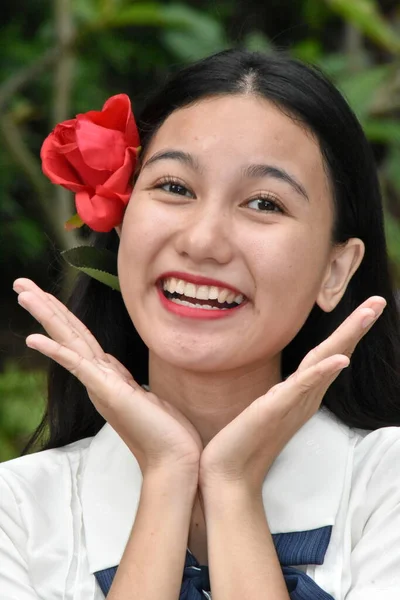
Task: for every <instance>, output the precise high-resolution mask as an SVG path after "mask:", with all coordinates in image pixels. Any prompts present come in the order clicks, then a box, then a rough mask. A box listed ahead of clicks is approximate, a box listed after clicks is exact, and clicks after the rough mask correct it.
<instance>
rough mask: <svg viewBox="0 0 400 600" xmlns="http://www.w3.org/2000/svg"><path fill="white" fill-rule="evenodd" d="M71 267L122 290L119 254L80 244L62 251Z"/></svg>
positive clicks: (117, 289) (114, 288)
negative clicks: (118, 265) (119, 274)
mask: <svg viewBox="0 0 400 600" xmlns="http://www.w3.org/2000/svg"><path fill="white" fill-rule="evenodd" d="M61 255H62V257H63V258H64V259H65V260H66V261H67V263H68V264H69V265H71V267H74V268H75V269H78V271H81V272H82V273H86V275H89V276H90V277H93V279H96V280H97V281H100V282H101V283H104V284H105V285H108V286H109V287H110V288H112V289H113V290H116V291H118V292H120V291H121V290H120V287H119V281H118V270H117V255H116V254H114V253H113V252H110V250H104V249H100V248H95V247H94V246H78V247H77V248H71V249H70V250H65V251H64V252H61Z"/></svg>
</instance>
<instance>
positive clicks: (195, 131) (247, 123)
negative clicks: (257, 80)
mask: <svg viewBox="0 0 400 600" xmlns="http://www.w3.org/2000/svg"><path fill="white" fill-rule="evenodd" d="M163 148H174V149H179V150H184V151H185V152H191V153H193V154H195V155H196V156H197V157H198V158H199V160H200V163H201V165H203V166H204V167H205V168H206V169H213V170H217V169H219V168H220V167H222V166H224V168H231V169H236V168H238V167H239V166H241V165H243V164H247V163H261V162H266V161H268V162H271V161H273V162H274V164H276V165H277V166H279V165H281V166H286V167H290V169H291V171H292V172H293V173H294V174H296V175H298V176H301V177H302V178H303V181H304V183H307V181H308V183H313V184H320V185H323V186H324V187H325V188H326V184H327V182H326V174H325V169H324V164H323V159H322V155H321V151H320V148H319V144H318V141H317V139H316V138H315V136H313V135H312V133H311V132H310V131H308V130H307V129H306V127H305V126H304V124H303V123H300V122H298V121H296V120H295V119H294V118H292V117H290V116H288V115H286V114H284V112H282V110H280V109H279V108H278V107H277V106H276V105H274V104H273V103H272V102H269V101H267V100H265V99H263V98H259V97H257V96H252V95H237V96H221V97H212V98H207V99H203V100H201V101H199V102H196V103H195V104H192V105H190V106H188V107H185V108H182V109H178V110H176V111H174V112H173V113H172V114H171V115H170V116H169V117H168V118H167V119H166V120H165V122H164V123H163V124H162V126H161V127H160V128H159V130H158V132H157V133H156V135H155V136H154V138H153V140H152V142H151V144H150V146H149V148H148V149H147V152H146V155H147V156H151V154H153V153H154V152H158V151H160V150H161V149H163Z"/></svg>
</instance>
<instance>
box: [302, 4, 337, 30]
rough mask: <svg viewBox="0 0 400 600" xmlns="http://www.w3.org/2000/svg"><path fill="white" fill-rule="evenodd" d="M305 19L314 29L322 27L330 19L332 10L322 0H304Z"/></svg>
mask: <svg viewBox="0 0 400 600" xmlns="http://www.w3.org/2000/svg"><path fill="white" fill-rule="evenodd" d="M302 12H303V19H304V20H305V21H306V23H307V24H308V25H309V26H311V27H312V28H313V29H321V28H322V27H323V26H324V25H325V23H326V21H327V20H328V19H329V17H330V16H331V15H330V11H329V9H328V7H327V6H326V4H324V3H323V2H321V0H304V2H303V11H302Z"/></svg>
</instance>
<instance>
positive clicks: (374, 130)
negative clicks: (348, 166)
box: [363, 119, 400, 191]
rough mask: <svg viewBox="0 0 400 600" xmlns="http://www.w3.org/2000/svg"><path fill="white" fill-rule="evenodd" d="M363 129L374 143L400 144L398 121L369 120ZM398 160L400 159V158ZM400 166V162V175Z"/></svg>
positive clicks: (398, 171) (399, 125) (399, 122)
mask: <svg viewBox="0 0 400 600" xmlns="http://www.w3.org/2000/svg"><path fill="white" fill-rule="evenodd" d="M363 129H364V131H365V133H366V135H367V137H368V138H369V140H370V141H372V142H379V143H387V144H392V143H396V144H399V143H400V121H397V120H396V119H367V120H366V121H364V123H363ZM398 158H399V159H400V156H399V157H398ZM399 165H400V162H398V163H397V173H400V168H399ZM393 175H394V173H393ZM399 181H400V177H399ZM399 191H400V187H399Z"/></svg>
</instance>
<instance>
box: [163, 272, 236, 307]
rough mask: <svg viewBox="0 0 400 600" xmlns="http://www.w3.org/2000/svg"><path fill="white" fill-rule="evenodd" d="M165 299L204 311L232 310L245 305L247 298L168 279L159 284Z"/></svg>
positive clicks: (223, 289)
mask: <svg viewBox="0 0 400 600" xmlns="http://www.w3.org/2000/svg"><path fill="white" fill-rule="evenodd" d="M158 285H159V288H160V290H161V291H162V293H163V294H164V296H165V298H167V299H168V300H170V301H171V302H173V303H175V304H180V305H181V306H187V307H190V308H197V309H199V308H200V309H203V310H214V311H216V310H232V309H233V308H237V307H238V306H241V305H242V304H244V303H245V301H246V297H245V296H244V295H243V294H237V293H235V292H233V291H232V290H228V289H226V288H220V287H216V286H208V285H195V284H194V283H189V282H187V281H184V280H183V279H176V278H175V277H168V278H166V279H163V280H160V281H159V282H158Z"/></svg>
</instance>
